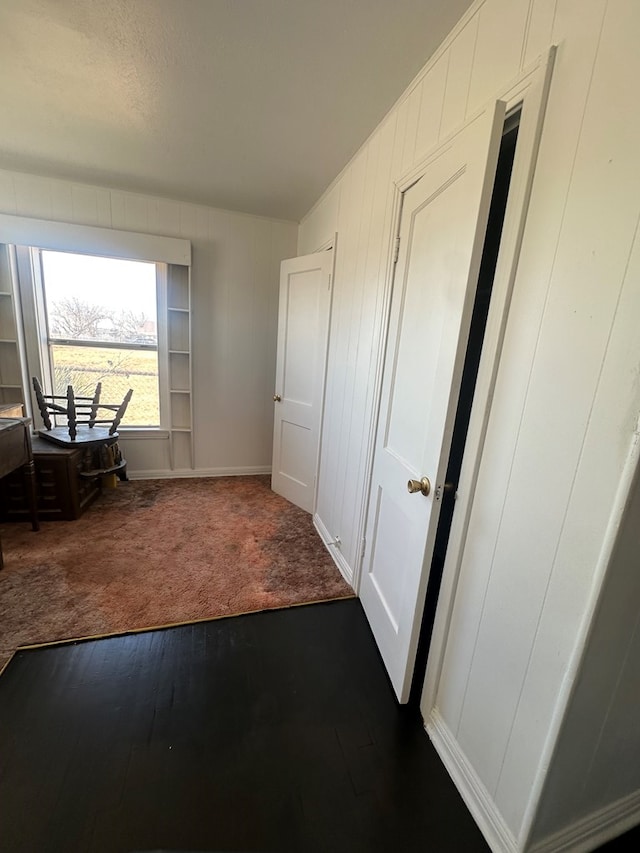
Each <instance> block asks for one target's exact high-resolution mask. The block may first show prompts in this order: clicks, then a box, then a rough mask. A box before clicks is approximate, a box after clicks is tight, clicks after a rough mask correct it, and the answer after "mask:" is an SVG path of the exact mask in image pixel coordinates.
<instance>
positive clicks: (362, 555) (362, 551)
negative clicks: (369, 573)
mask: <svg viewBox="0 0 640 853" xmlns="http://www.w3.org/2000/svg"><path fill="white" fill-rule="evenodd" d="M366 550H367V539H366V537H365V536H363V537H362V549H361V551H360V559H361V560H364V555H365V552H366Z"/></svg>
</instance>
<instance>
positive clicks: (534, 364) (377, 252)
mask: <svg viewBox="0 0 640 853" xmlns="http://www.w3.org/2000/svg"><path fill="white" fill-rule="evenodd" d="M639 31H640V5H638V3H637V2H636V0H608V2H607V0H557V1H556V0H485V2H477V3H476V4H474V6H473V7H472V8H471V10H470V14H469V15H468V16H467V17H466V18H465V19H464V20H463V22H462V26H460V27H458V28H457V30H456V31H454V33H453V35H452V38H450V39H449V40H448V41H447V42H445V44H444V45H443V47H442V48H441V50H440V51H439V52H438V53H437V54H436V56H435V57H434V58H433V60H432V61H430V62H429V63H428V65H427V66H426V67H425V69H424V71H423V73H422V74H421V75H420V76H419V77H418V78H417V80H416V81H414V83H413V84H412V86H411V87H410V88H409V89H408V90H407V92H405V94H404V95H403V96H402V97H401V99H400V100H399V102H398V104H397V105H396V107H395V108H394V109H393V110H392V111H391V113H390V114H389V115H388V116H387V118H386V119H385V120H384V122H383V123H382V124H381V126H380V127H379V128H378V130H377V131H376V132H375V133H374V134H373V136H372V137H371V138H370V139H369V140H368V141H367V143H366V144H365V145H364V146H363V148H362V149H361V150H360V151H359V152H358V154H357V155H356V157H355V158H354V159H353V161H352V162H351V163H350V164H349V166H348V167H347V168H346V169H345V170H344V172H343V173H342V174H341V175H340V176H339V177H338V178H337V179H336V181H335V182H334V184H333V185H332V187H331V188H330V189H329V191H328V192H327V193H326V194H325V196H324V197H323V198H322V199H321V200H320V201H319V202H318V204H317V205H316V206H315V207H314V208H313V209H312V210H311V211H310V212H309V214H308V215H307V216H306V217H305V219H304V220H303V222H302V224H301V227H300V232H299V244H298V251H299V252H300V253H303V252H308V251H312V250H313V249H315V248H317V247H318V246H320V245H321V244H322V243H323V242H325V241H326V240H327V239H329V238H330V237H331V235H332V234H333V232H334V231H337V232H338V243H337V254H336V265H337V266H336V278H335V285H334V288H335V289H334V303H333V314H332V326H331V342H330V352H329V361H328V382H327V391H326V407H325V420H324V427H323V429H324V432H323V446H322V456H321V467H320V472H319V487H318V505H317V516H318V518H317V521H318V523H319V526H320V528H321V529H323V528H324V529H325V530H326V531H327V532H328V533H329V534H330V535H331V536H332V537H335V536H339V537H340V539H341V543H342V545H341V553H340V557H339V559H340V560H341V561H342V567H343V570H344V571H345V574H347V575H348V576H357V572H358V568H359V566H358V560H359V554H360V544H361V537H362V534H363V529H362V519H363V506H364V501H365V474H366V463H367V458H368V453H369V441H370V430H371V422H372V416H373V412H374V404H375V400H374V392H375V387H376V379H377V376H378V371H379V358H378V354H379V343H380V340H381V335H382V331H383V326H384V318H385V312H386V306H387V300H388V293H387V291H386V286H387V281H388V276H387V270H388V265H389V255H390V250H391V238H392V235H391V234H390V228H391V189H392V186H391V183H392V181H393V179H395V178H398V177H399V176H400V175H401V174H402V173H403V172H404V171H406V170H407V169H408V168H409V167H410V166H412V165H413V164H414V163H416V162H417V161H418V160H419V159H420V158H421V157H422V156H423V155H424V154H425V153H426V152H427V151H428V150H429V148H431V147H432V146H434V145H435V144H436V143H437V142H438V140H441V139H443V138H444V137H445V136H446V135H447V134H448V133H449V132H450V131H451V130H452V129H453V128H454V127H456V126H457V125H460V124H461V123H462V122H464V119H465V116H468V115H470V114H471V113H472V112H473V111H474V110H475V109H476V108H477V107H478V106H479V105H480V104H482V103H483V101H485V100H486V99H489V98H491V97H494V96H495V94H496V93H497V92H498V91H499V90H500V89H502V88H504V87H505V86H506V85H507V84H508V83H509V82H510V81H511V80H512V79H514V78H515V77H516V76H517V75H518V73H519V72H520V70H521V69H523V68H525V67H526V66H527V65H528V64H529V63H530V62H531V60H532V59H533V58H534V57H535V56H536V55H538V54H539V53H540V52H542V51H544V50H546V49H547V48H548V47H549V46H550V45H551V44H557V45H558V52H557V57H556V63H555V68H554V74H553V79H552V83H551V91H550V96H549V102H548V106H547V111H546V118H545V123H544V130H543V135H542V139H541V145H540V151H539V156H538V163H537V168H536V174H535V179H534V185H533V191H532V197H531V203H530V208H529V213H528V218H527V224H526V229H525V234H524V240H523V245H522V251H521V257H520V262H519V267H518V272H517V276H516V281H515V286H514V294H513V300H512V304H511V307H510V313H509V319H508V324H507V329H506V336H505V341H504V348H503V356H502V361H501V366H500V369H499V372H498V377H497V384H496V388H495V394H494V398H493V402H492V409H491V416H490V420H489V425H488V432H487V437H486V443H485V448H484V455H483V460H482V465H481V469H480V474H479V480H478V486H477V492H476V501H475V504H474V509H473V511H472V514H471V518H470V525H469V531H468V537H467V540H466V547H465V550H464V555H463V560H462V565H461V568H460V582H459V587H458V594H457V598H456V607H455V609H454V612H453V616H452V623H451V631H450V634H449V638H450V640H449V644H448V647H447V654H446V657H445V661H444V667H443V675H442V679H441V682H440V691H439V694H438V701H437V706H438V711H439V714H440V718H441V720H442V721H443V723H444V726H445V727H446V730H447V731H448V733H449V735H450V745H452V748H453V749H454V750H455V751H456V753H457V756H458V758H459V759H460V762H461V765H464V766H465V767H466V768H467V771H468V774H469V777H470V778H471V777H472V780H473V785H472V786H471V788H473V790H474V791H475V794H474V796H477V798H478V802H479V803H481V806H480V807H481V809H484V811H485V812H486V814H487V815H488V816H489V818H490V821H493V823H494V825H495V826H498V827H499V828H500V832H498V833H497V834H496V835H495V836H494V837H493V840H492V843H494V844H495V845H496V849H512V850H525V849H529V847H530V844H531V843H532V838H533V836H532V837H531V838H530V829H531V826H532V824H533V821H534V818H535V815H536V811H537V806H538V801H539V796H540V793H541V790H542V786H543V784H544V779H545V762H546V761H548V760H549V757H550V756H551V755H552V750H553V746H554V745H555V736H556V734H557V731H558V725H559V721H560V720H561V719H562V717H563V715H564V712H565V701H566V697H567V693H566V691H567V686H568V685H569V684H570V683H571V678H572V669H571V666H572V662H573V661H575V659H576V655H577V654H578V653H579V651H580V649H579V647H578V646H577V644H579V642H580V637H581V634H580V630H581V626H582V623H583V619H584V617H585V614H587V613H588V610H589V605H590V602H591V600H592V596H593V594H594V593H595V592H597V587H598V584H599V582H600V575H599V573H598V566H599V559H600V551H601V546H602V542H603V541H604V538H605V531H606V530H607V526H608V524H609V519H610V515H611V508H612V506H613V502H614V498H615V495H616V490H617V488H618V483H619V481H620V478H621V476H622V472H623V470H624V467H625V464H626V462H627V458H628V454H629V449H630V446H631V444H632V440H633V436H634V431H635V428H636V422H637V417H638V412H639V411H640V384H639V383H638V381H637V377H638V364H639V363H640V336H639V335H638V334H637V317H638V316H640V313H639V309H640V304H639V302H638V299H639V288H640V269H639V268H638V262H639V261H638V255H639V253H640V249H639V247H638V243H637V239H636V229H637V226H638V221H639V215H640V168H638V151H640V122H639V121H638V116H637V111H635V110H634V109H633V104H634V103H635V101H636V97H637V96H636V91H635V90H636V86H637V82H636V81H637V79H638V78H639V76H640V53H639V52H638V50H637V44H636V41H637V33H638V32H639ZM594 767H595V765H594ZM628 782H629V785H633V784H635V780H634V779H631V778H629V779H628ZM593 784H594V785H596V786H597V784H598V783H597V780H595V781H593ZM473 786H475V788H474V787H473ZM617 795H620V796H622V793H621V791H620V790H619V789H618V790H616V796H617ZM607 796H608V794H604V797H605V798H606V797H607ZM599 805H601V803H599ZM592 806H593V807H595V801H594V800H593V799H589V797H588V796H587V795H585V799H584V800H583V801H581V806H580V807H578V806H577V805H576V804H575V803H572V804H571V806H570V808H568V810H567V811H566V812H564V811H563V809H562V807H559V809H558V810H557V811H556V812H555V813H554V817H553V821H551V819H549V820H548V821H547V823H545V824H544V827H545V829H549V830H551V827H553V828H554V829H557V828H558V827H559V826H562V825H563V824H566V823H568V822H569V821H571V820H572V819H573V816H574V815H575V814H577V813H578V811H580V809H582V810H583V813H585V814H586V811H584V810H585V809H586V810H587V811H588V809H589V808H591V807H592ZM627 818H629V815H627ZM638 818H640V815H638ZM620 825H621V826H622V824H620ZM540 832H542V824H541V825H540V827H538V828H537V830H536V833H535V837H536V838H539V837H540ZM584 849H588V848H584Z"/></svg>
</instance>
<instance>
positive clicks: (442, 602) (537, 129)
mask: <svg viewBox="0 0 640 853" xmlns="http://www.w3.org/2000/svg"><path fill="white" fill-rule="evenodd" d="M555 52H556V51H555V47H551V48H550V49H549V51H547V53H546V54H544V55H542V56H540V57H539V59H538V61H537V63H536V65H535V67H534V68H533V69H531V70H530V72H529V74H528V75H527V76H526V77H524V78H523V79H522V80H519V81H518V82H517V83H516V84H514V85H512V86H511V88H510V89H509V91H508V92H506V93H505V95H504V96H503V97H504V100H505V102H506V107H507V113H508V112H509V111H510V110H512V109H513V108H514V107H516V106H518V105H519V104H521V105H522V115H521V120H520V129H519V132H518V144H517V147H516V154H515V160H514V164H513V173H512V177H511V186H510V190H509V196H508V201H507V209H506V212H505V218H504V225H503V230H502V237H501V240H500V250H499V254H498V261H497V265H496V272H495V277H494V284H493V290H492V294H491V307H490V309H489V316H488V319H487V326H486V329H485V335H484V341H483V346H482V355H481V358H480V367H479V370H478V378H477V381H476V389H475V394H474V400H473V405H472V409H471V416H470V420H469V429H468V432H467V438H466V442H465V451H464V457H463V463H462V470H461V475H460V483H459V486H458V500H457V502H456V512H455V514H454V517H453V523H452V526H451V533H450V537H449V545H448V548H447V556H446V559H445V566H444V571H443V575H442V585H441V587H440V595H439V601H438V606H437V609H436V616H435V622H434V626H433V634H432V639H431V644H430V648H429V657H428V660H427V672H426V678H425V682H424V689H423V693H422V700H421V702H420V708H421V710H422V715H423V717H424V719H425V721H426V722H428V721H429V718H430V716H431V712H432V711H433V710H434V707H435V702H436V697H437V693H438V686H439V682H440V675H441V672H442V664H443V661H444V654H445V649H446V645H447V639H448V635H449V626H450V622H451V615H452V611H453V604H454V600H455V597H456V592H457V584H458V577H459V572H460V565H461V561H462V554H463V552H464V546H465V542H466V534H467V529H468V525H469V519H470V515H471V509H472V506H473V501H474V496H475V488H476V483H477V478H478V472H479V468H480V461H481V458H482V452H483V449H484V440H485V437H486V431H487V425H488V421H489V414H490V412H491V402H492V399H493V392H494V388H495V383H496V378H497V373H498V366H499V363H500V356H501V353H502V344H503V341H504V335H505V330H506V324H507V318H508V314H509V307H510V305H511V296H512V293H513V286H514V282H515V277H516V272H517V269H518V261H519V258H520V248H521V245H522V237H523V233H524V227H525V221H526V216H527V211H528V207H529V199H530V197H531V187H532V184H533V175H534V169H535V164H536V159H537V155H538V148H539V144H540V137H541V135H542V124H543V120H544V112H545V108H546V103H547V98H548V94H549V87H550V83H551V74H552V71H553V62H554V58H555Z"/></svg>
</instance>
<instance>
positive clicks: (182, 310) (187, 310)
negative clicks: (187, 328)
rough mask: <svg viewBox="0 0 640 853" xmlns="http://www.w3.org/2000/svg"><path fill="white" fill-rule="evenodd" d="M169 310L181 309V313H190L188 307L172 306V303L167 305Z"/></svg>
mask: <svg viewBox="0 0 640 853" xmlns="http://www.w3.org/2000/svg"><path fill="white" fill-rule="evenodd" d="M167 311H179V312H180V313H181V314H188V313H189V309H188V308H177V307H176V308H172V307H171V305H169V306H167Z"/></svg>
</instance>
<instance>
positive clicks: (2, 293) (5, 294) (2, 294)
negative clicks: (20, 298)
mask: <svg viewBox="0 0 640 853" xmlns="http://www.w3.org/2000/svg"><path fill="white" fill-rule="evenodd" d="M0 296H13V294H12V293H8V292H7V291H6V290H0Z"/></svg>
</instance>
